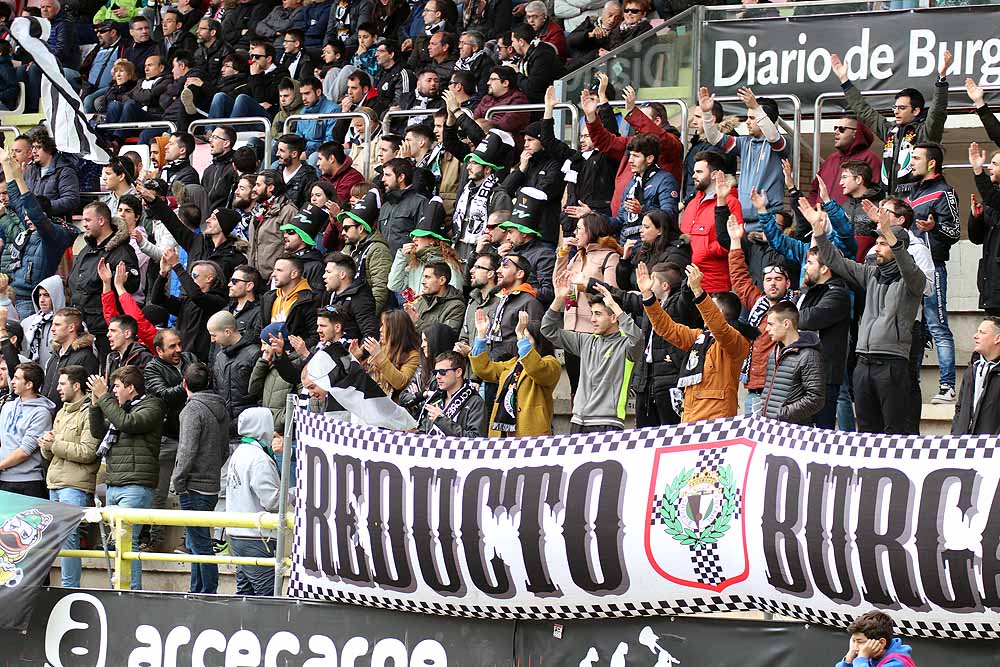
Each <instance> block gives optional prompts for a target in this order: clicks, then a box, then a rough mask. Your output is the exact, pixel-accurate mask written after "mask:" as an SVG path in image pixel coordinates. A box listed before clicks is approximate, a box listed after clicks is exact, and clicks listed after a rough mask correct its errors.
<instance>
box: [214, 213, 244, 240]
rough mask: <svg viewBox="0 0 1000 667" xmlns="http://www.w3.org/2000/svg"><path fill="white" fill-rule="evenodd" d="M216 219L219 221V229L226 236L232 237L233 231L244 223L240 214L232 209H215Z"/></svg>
mask: <svg viewBox="0 0 1000 667" xmlns="http://www.w3.org/2000/svg"><path fill="white" fill-rule="evenodd" d="M215 219H216V220H218V221H219V227H220V228H221V229H222V233H223V234H225V235H226V236H232V235H233V230H234V229H236V227H237V225H239V224H240V222H241V221H242V218H241V217H240V214H239V213H237V212H236V211H234V210H233V209H231V208H217V209H215Z"/></svg>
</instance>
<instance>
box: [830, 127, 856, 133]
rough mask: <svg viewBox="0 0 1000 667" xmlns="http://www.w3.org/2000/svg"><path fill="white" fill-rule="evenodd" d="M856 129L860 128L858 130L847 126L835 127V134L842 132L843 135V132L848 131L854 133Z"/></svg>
mask: <svg viewBox="0 0 1000 667" xmlns="http://www.w3.org/2000/svg"><path fill="white" fill-rule="evenodd" d="M856 129H858V128H856V127H847V126H846V125H835V126H834V128H833V131H834V132H841V133H843V132H847V131H848V130H850V131H852V132H853V131H854V130H856Z"/></svg>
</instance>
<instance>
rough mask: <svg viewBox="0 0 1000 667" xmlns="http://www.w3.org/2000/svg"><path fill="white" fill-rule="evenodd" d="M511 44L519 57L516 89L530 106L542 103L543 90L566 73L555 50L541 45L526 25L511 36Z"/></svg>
mask: <svg viewBox="0 0 1000 667" xmlns="http://www.w3.org/2000/svg"><path fill="white" fill-rule="evenodd" d="M511 45H512V46H513V47H514V51H515V52H516V53H517V54H518V55H520V56H521V62H520V63H518V66H517V73H518V77H517V87H518V89H519V90H521V91H522V92H523V93H524V94H525V95H527V96H528V101H529V102H531V103H532V104H538V103H540V102H542V101H544V98H545V90H546V89H547V88H548V87H549V86H551V85H552V84H553V82H555V80H556V79H558V78H561V77H562V75H563V73H564V71H565V68H564V67H563V64H562V61H561V60H560V59H559V54H558V53H557V52H556V48H555V47H554V46H552V45H551V44H549V43H548V42H543V41H542V40H541V38H540V37H539V36H537V35H536V34H535V30H534V29H533V28H532V27H531V26H530V25H528V24H527V23H522V24H521V25H519V26H518V27H517V28H515V29H514V31H513V32H512V33H511Z"/></svg>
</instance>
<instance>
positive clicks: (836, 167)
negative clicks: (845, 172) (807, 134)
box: [809, 121, 882, 206]
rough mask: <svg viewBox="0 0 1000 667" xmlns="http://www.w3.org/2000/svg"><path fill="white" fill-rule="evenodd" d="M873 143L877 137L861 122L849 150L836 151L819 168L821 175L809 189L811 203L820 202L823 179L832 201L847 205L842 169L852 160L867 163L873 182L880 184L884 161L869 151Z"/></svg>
mask: <svg viewBox="0 0 1000 667" xmlns="http://www.w3.org/2000/svg"><path fill="white" fill-rule="evenodd" d="M873 141H875V135H874V134H873V133H872V131H871V130H870V129H868V126H867V125H865V124H864V123H862V122H860V121H859V122H858V131H857V132H855V133H854V141H853V142H852V143H851V145H850V146H848V148H847V150H846V151H840V150H837V151H834V152H833V153H832V154H831V155H829V156H828V157H827V158H826V159H825V160H823V164H821V165H820V166H819V174H817V176H816V177H815V178H813V181H812V185H811V186H810V188H809V190H810V194H809V203H810V204H812V205H813V206H815V205H816V202H818V201H819V179H821V178H822V179H823V182H824V183H826V189H827V192H829V193H830V199H832V200H833V201H835V202H837V203H838V204H840V205H841V206H843V205H844V204H845V203H847V195H845V194H844V189H843V188H842V187H840V168H841V166H843V164H844V163H845V162H849V161H851V160H861V161H862V162H867V163H868V166H869V167H871V168H872V182H873V183H879V182H880V178H881V175H882V174H881V172H882V160H881V159H879V157H878V156H876V155H875V154H874V153H872V152H871V151H870V150H868V149H869V148H871V145H872V142H873Z"/></svg>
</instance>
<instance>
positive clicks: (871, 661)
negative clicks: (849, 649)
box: [835, 637, 911, 667]
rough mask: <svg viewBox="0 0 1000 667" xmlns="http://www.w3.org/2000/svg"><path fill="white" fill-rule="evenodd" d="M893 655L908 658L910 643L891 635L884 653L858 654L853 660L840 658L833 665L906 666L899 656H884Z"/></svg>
mask: <svg viewBox="0 0 1000 667" xmlns="http://www.w3.org/2000/svg"><path fill="white" fill-rule="evenodd" d="M893 655H905V656H906V657H908V658H909V657H911V656H910V645H909V644H904V643H903V640H901V639H900V638H899V637H893V638H892V641H891V642H889V646H887V647H886V649H885V653H883V654H882V655H880V656H879V657H878V658H862V657H860V656H858V657H857V658H855V659H854V662H845V661H843V660H841V661H840V662H838V663H837V664H836V665H835V667H872V665H881V666H882V667H906V665H905V664H904V663H903V661H902V660H900V659H899V658H893V657H890V658H889V659H888V660H886V656H893ZM883 661H884V662H883Z"/></svg>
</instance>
